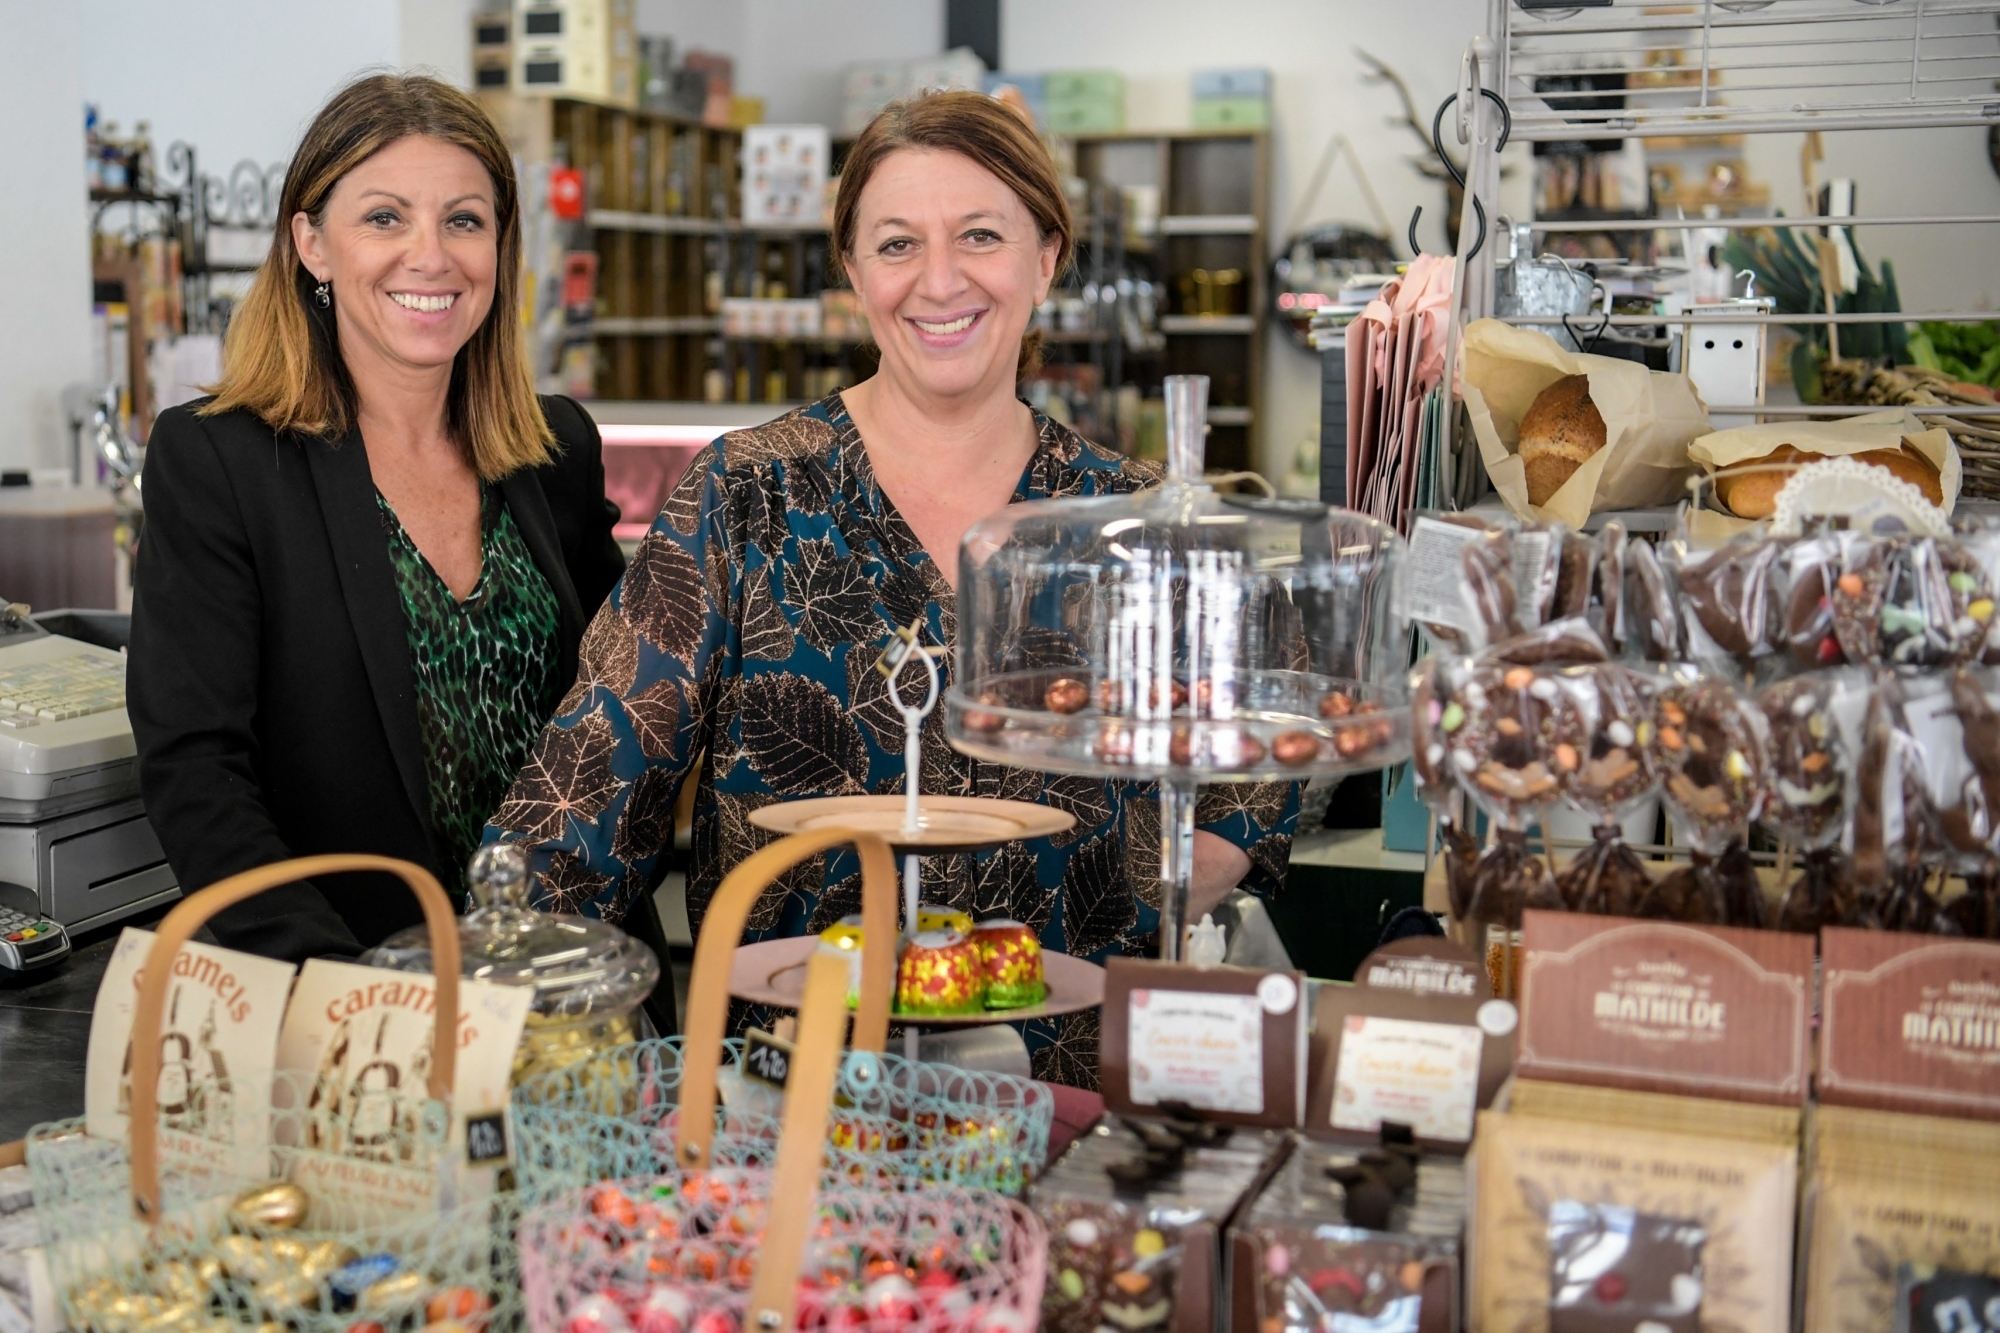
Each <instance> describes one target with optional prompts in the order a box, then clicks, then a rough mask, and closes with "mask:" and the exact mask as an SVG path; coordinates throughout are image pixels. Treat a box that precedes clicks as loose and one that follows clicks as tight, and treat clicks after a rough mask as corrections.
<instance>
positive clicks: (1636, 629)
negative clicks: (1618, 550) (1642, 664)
mask: <svg viewBox="0 0 2000 1333" xmlns="http://www.w3.org/2000/svg"><path fill="white" fill-rule="evenodd" d="M1624 617H1625V629H1624V651H1625V655H1626V656H1627V657H1630V658H1637V659H1639V660H1641V661H1646V662H1678V661H1679V660H1680V659H1681V630H1680V617H1679V615H1678V614H1677V613H1676V612H1675V609H1674V597H1673V593H1672V592H1671V591H1670V590H1669V589H1668V587H1667V576H1666V572H1665V571H1664V570H1662V569H1661V568H1660V557H1659V555H1658V554H1657V553H1656V552H1655V551H1654V550H1653V548H1652V545H1651V544H1650V543H1648V542H1643V541H1640V540H1639V539H1638V538H1637V537H1631V538H1627V539H1626V542H1625V599H1624Z"/></svg>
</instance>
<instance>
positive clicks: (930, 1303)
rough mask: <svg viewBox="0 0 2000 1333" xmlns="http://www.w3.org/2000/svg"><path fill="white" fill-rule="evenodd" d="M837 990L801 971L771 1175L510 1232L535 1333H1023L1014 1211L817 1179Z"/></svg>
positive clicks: (836, 1038)
mask: <svg viewBox="0 0 2000 1333" xmlns="http://www.w3.org/2000/svg"><path fill="white" fill-rule="evenodd" d="M846 982H847V967H846V963H845V961H844V959H843V958H841V957H839V956H837V955H833V954H831V953H820V954H816V955H815V956H814V957H813V959H812V961H811V962H810V964H809V965H808V975H807V981H806V995H805V1000H804V1005H803V1007H802V1009H801V1010H800V1014H799V1042H798V1046H797V1050H796V1054H795V1056H794V1058H793V1060H792V1064H791V1071H790V1078H789V1081H788V1083H787V1097H786V1105H785V1121H784V1128H783V1133H782V1136H781V1140H780V1146H779V1149H778V1154H777V1157H776V1158H775V1164H774V1166H772V1167H769V1168H766V1167H762V1166H752V1167H716V1168H710V1169H703V1168H694V1169H687V1170H683V1169H680V1168H676V1167H672V1166H669V1167H668V1168H667V1169H666V1170H664V1171H663V1172H660V1173H658V1174H647V1175H642V1176H639V1177H637V1178H632V1179H621V1180H618V1181H613V1182H605V1183H599V1184H594V1185H588V1186H584V1187H581V1188H576V1189H572V1190H568V1191H565V1192H563V1193H561V1194H559V1195H557V1196H556V1197H554V1198H552V1199H551V1200H550V1201H549V1202H547V1203H545V1204H543V1205H541V1206H538V1207H535V1208H532V1209H530V1210H528V1211H527V1212H526V1213H525V1214H524V1215H523V1217H522V1220H521V1225H520V1231H519V1242H520V1251H521V1255H522V1280H523V1286H524V1291H525V1299H526V1306H527V1314H528V1325H529V1327H530V1328H531V1329H532V1330H534V1333H659V1331H663V1330H666V1329H704V1330H709V1329H713V1330H716V1333H738V1330H750V1329H757V1330H763V1329H773V1330H775V1329H792V1328H800V1329H819V1328H828V1329H831V1328H840V1329H855V1330H878V1329H879V1330H888V1329H891V1328H894V1329H898V1330H913V1329H927V1330H938V1331H939V1333H942V1330H947V1329H950V1330H963V1331H964V1333H1004V1331H1007V1330H1021V1331H1023V1333H1025V1330H1028V1329H1032V1328H1033V1327H1034V1325H1035V1319H1034V1312H1035V1311H1036V1310H1038V1309H1039V1308H1040V1303H1041V1295H1042V1283H1043V1278H1044V1275H1045V1265H1046V1262H1047V1257H1046V1251H1047V1245H1048V1238H1047V1234H1046V1232H1045V1231H1044V1230H1043V1228H1042V1225H1041V1223H1040V1222H1039V1221H1038V1220H1037V1219H1036V1218H1035V1216H1034V1215H1033V1214H1032V1213H1030V1212H1029V1211H1028V1210H1027V1209H1026V1208H1024V1207H1023V1206H1022V1205H1021V1204H1019V1203H1017V1202H1015V1201H1013V1200H1011V1199H1008V1198H1006V1197H1005V1196H1003V1195H1001V1194H999V1193H997V1192H995V1191H992V1190H986V1189H978V1188H972V1187H966V1186H958V1185H925V1184H918V1183H913V1182H910V1181H894V1180H892V1181H889V1182H887V1183H881V1184H848V1183H843V1182H840V1181H838V1180H837V1179H834V1178H829V1177H828V1176H827V1175H826V1173H825V1172H824V1169H823V1168H824V1158H823V1144H824V1143H825V1141H826V1140H827V1138H828V1137H829V1136H830V1135H831V1134H832V1133H833V1132H834V1130H835V1125H836V1123H837V1121H836V1113H835V1112H834V1109H833V1105H832V1104H833V1102H834V1100H835V1092H836V1088H837V1086H838V1084H839V1083H840V1081H841V1070H840V1065H841V1064H842V1059H841V1056H840V1028H841V1025H842V1024H843V1022H844V1014H843V1012H842V1009H843V993H844V991H845V988H846ZM775 1200H784V1201H785V1204H784V1206H780V1207H773V1206H772V1204H773V1201H775Z"/></svg>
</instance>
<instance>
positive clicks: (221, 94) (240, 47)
mask: <svg viewBox="0 0 2000 1333" xmlns="http://www.w3.org/2000/svg"><path fill="white" fill-rule="evenodd" d="M408 3H409V4H410V5H412V6H414V5H417V4H421V3H423V0H408ZM452 3H456V0H452ZM81 4H82V9H83V21H84V28H85V31H87V32H89V33H91V34H93V40H92V41H91V42H90V43H89V44H88V45H87V46H86V47H85V50H84V59H83V96H84V97H85V98H86V99H87V100H89V101H92V102H95V103H96V104H97V106H98V110H99V113H100V114H101V115H102V116H104V117H105V118H106V119H108V120H114V121H117V122H118V123H119V126H120V128H121V131H129V130H130V129H131V127H132V124H133V122H134V121H138V120H147V121H150V122H152V127H153V139H154V142H155V143H157V144H159V145H160V146H161V148H162V149H163V150H164V148H165V146H166V145H167V144H169V143H171V142H173V141H174V140H176V139H183V140H186V141H187V142H189V143H191V144H193V145H194V146H195V149H196V151H197V152H198V153H199V154H200V160H201V163H202V165H203V167H204V168H205V169H206V170H208V171H212V172H213V171H224V172H226V171H227V170H228V168H229V166H230V165H231V164H233V163H235V162H236V161H237V160H239V159H241V158H252V159H255V160H256V161H258V162H261V163H272V162H283V161H286V160H287V159H288V158H290V157H291V154H292V149H293V147H294V146H295V145H296V144H297V143H298V138H299V135H300V133H301V132H303V131H304V129H305V127H306V124H307V123H308V122H309V121H310V120H311V119H312V117H313V113H314V112H316V111H317V110H319V108H320V105H321V104H322V103H324V102H325V101H326V99H327V98H328V97H329V96H330V95H331V94H332V93H333V92H334V90H335V89H337V88H339V87H340V86H341V85H342V84H344V83H346V82H347V81H348V80H349V79H351V78H353V77H354V76H355V75H356V74H359V73H361V72H362V71H364V70H367V69H371V68H386V67H391V66H394V65H395V64H396V63H397V62H398V61H399V60H400V59H401V49H400V41H401V37H402V21H403V10H404V8H405V5H404V4H402V3H399V0H338V3H326V2H325V0H199V3H185V2H182V3H174V4H161V3H159V0H81ZM57 7H58V8H62V7H65V6H62V5H58V6H57ZM441 7H449V6H448V5H442V6H441ZM458 26H459V31H460V33H461V36H460V39H459V40H460V43H461V45H463V44H464V43H466V42H469V40H470V38H469V37H468V36H465V35H464V34H465V32H466V29H465V26H464V24H463V23H460V24H459V25H458ZM465 58H466V57H465V56H464V55H463V54H461V55H460V56H459V59H460V60H461V61H463V60H464V59H465Z"/></svg>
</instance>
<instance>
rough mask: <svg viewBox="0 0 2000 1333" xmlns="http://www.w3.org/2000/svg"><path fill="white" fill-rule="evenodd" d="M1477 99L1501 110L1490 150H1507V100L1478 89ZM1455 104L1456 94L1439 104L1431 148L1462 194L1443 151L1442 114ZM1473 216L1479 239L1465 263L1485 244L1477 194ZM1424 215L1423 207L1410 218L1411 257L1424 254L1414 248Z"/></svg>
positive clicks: (1461, 178)
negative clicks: (1477, 226) (1490, 103)
mask: <svg viewBox="0 0 2000 1333" xmlns="http://www.w3.org/2000/svg"><path fill="white" fill-rule="evenodd" d="M1479 95H1480V96H1481V97H1484V98H1486V99H1487V100H1488V101H1490V102H1492V103H1493V105H1495V106H1497V107H1499V108H1500V139H1499V141H1498V142H1497V143H1495V144H1494V146H1493V151H1494V152H1496V153H1497V152H1499V151H1500V150H1501V149H1503V148H1505V147H1506V146H1507V140H1508V138H1509V137H1510V136H1511V135H1512V134H1513V132H1514V113H1513V112H1512V111H1510V110H1508V109H1507V99H1506V98H1504V97H1502V96H1501V95H1500V94H1499V93H1496V92H1494V91H1493V90H1492V89H1491V88H1481V89H1480V90H1479ZM1457 101H1458V94H1457V93H1452V94H1451V95H1450V96H1449V97H1446V98H1445V99H1444V101H1442V102H1439V103H1438V109H1437V114H1436V115H1435V116H1432V117H1431V148H1432V149H1433V150H1434V151H1435V152H1436V153H1437V155H1438V161H1439V162H1441V163H1443V164H1444V169H1445V171H1446V172H1448V173H1449V174H1450V175H1451V179H1452V183H1453V184H1455V185H1457V186H1458V187H1459V188H1460V189H1461V190H1462V189H1464V188H1465V173H1464V172H1462V171H1460V170H1459V169H1458V164H1457V163H1456V162H1453V161H1452V160H1451V158H1450V157H1448V156H1447V155H1446V154H1445V151H1444V113H1445V112H1447V111H1449V110H1451V108H1452V105H1453V103H1455V102H1457ZM1472 212H1473V215H1474V216H1475V217H1476V218H1477V219H1478V222H1479V235H1478V237H1477V239H1475V240H1474V241H1473V243H1472V248H1471V249H1470V250H1468V251H1466V252H1465V257H1466V258H1467V259H1471V258H1472V257H1473V256H1474V255H1476V254H1478V253H1479V251H1480V248H1481V247H1483V246H1484V245H1485V244H1486V205H1485V204H1482V203H1481V202H1479V196H1478V195H1476V194H1475V195H1473V196H1472ZM1423 215H1424V208H1423V205H1422V204H1419V205H1417V208H1416V211H1415V212H1413V213H1411V214H1410V235H1409V240H1410V253H1411V254H1412V255H1420V254H1422V253H1423V252H1424V248H1423V247H1422V246H1421V245H1419V244H1417V220H1418V219H1419V218H1421V217H1423Z"/></svg>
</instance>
